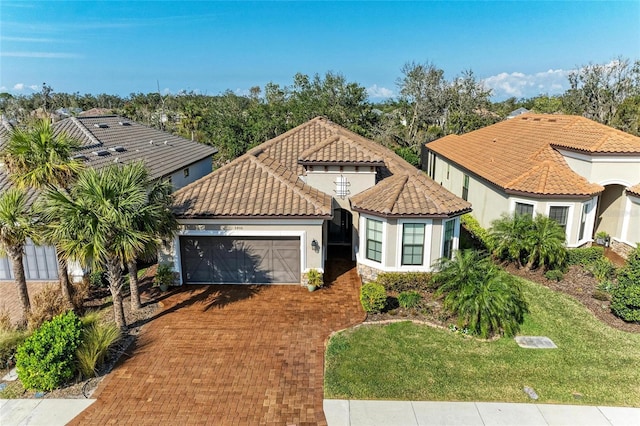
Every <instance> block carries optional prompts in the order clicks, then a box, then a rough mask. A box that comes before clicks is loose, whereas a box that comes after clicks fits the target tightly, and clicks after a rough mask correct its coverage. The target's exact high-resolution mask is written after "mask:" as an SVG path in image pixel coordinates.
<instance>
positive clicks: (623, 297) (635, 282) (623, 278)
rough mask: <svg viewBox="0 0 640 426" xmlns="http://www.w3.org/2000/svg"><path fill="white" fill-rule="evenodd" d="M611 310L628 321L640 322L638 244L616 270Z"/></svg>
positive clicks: (639, 255) (639, 247)
mask: <svg viewBox="0 0 640 426" xmlns="http://www.w3.org/2000/svg"><path fill="white" fill-rule="evenodd" d="M611 293H612V297H611V310H612V311H613V313H614V314H616V315H617V316H619V317H620V318H622V319H623V320H625V321H628V322H640V246H638V247H637V248H636V249H635V251H634V252H633V253H631V256H629V259H628V260H627V264H626V265H625V266H624V267H623V268H622V269H620V271H619V272H618V285H617V286H616V287H614V288H613V290H612V292H611Z"/></svg>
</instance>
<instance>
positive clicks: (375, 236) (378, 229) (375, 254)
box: [367, 219, 382, 262]
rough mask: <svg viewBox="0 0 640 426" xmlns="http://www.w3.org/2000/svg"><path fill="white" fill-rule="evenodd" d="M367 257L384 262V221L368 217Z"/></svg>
mask: <svg viewBox="0 0 640 426" xmlns="http://www.w3.org/2000/svg"><path fill="white" fill-rule="evenodd" d="M367 259H369V260H374V261H376V262H382V222H381V221H379V220H373V219H367Z"/></svg>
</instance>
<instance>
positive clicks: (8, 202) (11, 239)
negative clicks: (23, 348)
mask: <svg viewBox="0 0 640 426" xmlns="http://www.w3.org/2000/svg"><path fill="white" fill-rule="evenodd" d="M33 231H34V227H33V217H32V215H31V212H30V210H29V207H28V204H27V197H26V195H25V193H24V191H23V190H20V189H18V188H10V189H9V190H8V191H6V192H4V193H3V194H2V195H0V250H1V251H3V252H5V253H6V254H7V256H8V257H9V259H10V260H11V266H12V268H13V275H14V277H15V284H16V288H17V289H18V298H19V299H20V304H21V305H22V314H23V317H24V318H25V319H27V318H28V316H29V311H30V310H31V303H30V301H29V292H28V290H27V280H26V278H25V274H24V265H23V263H22V255H23V254H24V246H25V243H26V241H27V238H29V237H31V236H33Z"/></svg>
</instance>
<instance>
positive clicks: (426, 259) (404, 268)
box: [395, 219, 433, 272]
mask: <svg viewBox="0 0 640 426" xmlns="http://www.w3.org/2000/svg"><path fill="white" fill-rule="evenodd" d="M407 223H420V224H424V247H423V248H422V255H423V259H422V265H403V264H402V235H403V231H404V225H405V224H407ZM397 230H398V232H397V234H398V235H397V240H396V247H398V249H397V250H396V256H395V257H396V259H395V260H396V270H398V271H401V272H430V271H431V235H432V233H433V220H431V219H398V225H397Z"/></svg>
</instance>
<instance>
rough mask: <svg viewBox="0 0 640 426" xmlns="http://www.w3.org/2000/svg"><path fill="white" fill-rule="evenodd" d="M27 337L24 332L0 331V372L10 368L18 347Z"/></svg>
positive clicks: (26, 332)
mask: <svg viewBox="0 0 640 426" xmlns="http://www.w3.org/2000/svg"><path fill="white" fill-rule="evenodd" d="M28 336H29V332H28V331H26V330H0V370H2V369H3V368H8V367H10V366H11V362H10V361H11V359H12V358H13V357H14V355H15V353H16V350H17V349H18V346H20V345H21V344H22V342H24V341H25V339H26V338H27V337H28Z"/></svg>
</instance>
